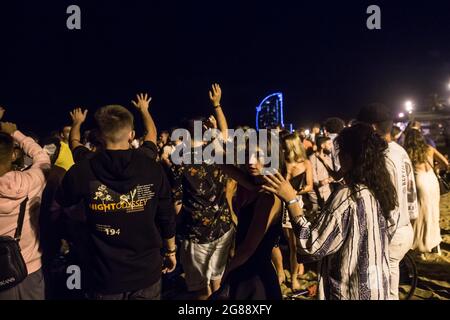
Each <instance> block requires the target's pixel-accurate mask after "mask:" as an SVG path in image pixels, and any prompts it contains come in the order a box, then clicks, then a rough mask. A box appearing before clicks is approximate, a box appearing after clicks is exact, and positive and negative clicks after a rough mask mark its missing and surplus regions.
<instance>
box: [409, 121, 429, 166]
mask: <svg viewBox="0 0 450 320" xmlns="http://www.w3.org/2000/svg"><path fill="white" fill-rule="evenodd" d="M404 146H405V149H406V152H408V155H409V158H410V159H411V161H412V163H413V164H414V165H418V164H422V163H426V162H427V152H428V149H429V148H430V147H429V146H428V145H427V143H426V141H425V138H424V137H423V134H422V133H421V132H420V131H419V130H417V129H409V130H408V131H407V132H406V136H405V144H404Z"/></svg>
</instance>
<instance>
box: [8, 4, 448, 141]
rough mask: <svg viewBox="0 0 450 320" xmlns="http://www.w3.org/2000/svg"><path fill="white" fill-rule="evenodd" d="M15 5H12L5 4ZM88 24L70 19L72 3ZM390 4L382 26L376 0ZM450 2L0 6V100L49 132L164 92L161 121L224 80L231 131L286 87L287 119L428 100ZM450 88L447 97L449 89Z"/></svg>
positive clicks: (157, 109) (436, 83) (165, 124)
mask: <svg viewBox="0 0 450 320" xmlns="http://www.w3.org/2000/svg"><path fill="white" fill-rule="evenodd" d="M6 3H9V4H6ZM70 4H77V5H79V6H80V7H81V10H82V30H81V31H69V30H68V29H67V28H66V19H67V17H68V15H67V14H66V8H67V6H69V5H70ZM370 4H377V5H379V6H380V7H381V10H382V30H376V31H370V30H368V29H367V27H366V19H367V17H368V15H367V14H366V9H367V7H368V5H370ZM449 40H450V6H449V1H439V0H434V1H420V3H419V2H416V1H414V2H410V1H409V2H407V1H397V0H396V1H371V2H366V1H270V2H265V1H255V2H251V1H177V2H174V1H167V0H164V1H130V0H127V1H112V0H102V1H100V0H98V1H94V0H90V1H77V0H72V1H62V0H58V1H49V0H47V1H20V0H15V1H1V2H0V61H1V62H0V70H1V90H0V105H3V106H5V107H6V108H7V110H8V112H7V117H6V119H7V120H10V121H15V122H17V123H18V125H19V128H22V129H24V130H25V129H26V130H33V131H35V132H38V133H40V134H44V133H48V132H50V131H51V130H53V129H56V128H57V127H59V126H61V125H63V124H64V123H69V117H68V114H67V113H68V111H69V110H70V109H72V108H73V107H76V106H84V107H86V108H88V109H90V111H91V115H92V114H93V113H94V111H95V109H97V108H98V107H100V106H103V105H106V104H112V103H114V104H123V105H126V106H130V103H129V101H130V100H131V98H132V97H133V96H134V94H135V93H137V92H138V91H146V92H150V93H151V95H152V96H153V98H154V100H153V104H152V108H151V111H152V113H153V115H154V117H155V120H156V121H157V125H158V128H159V129H166V128H167V129H168V128H169V127H170V126H172V125H175V124H176V123H177V122H178V121H179V120H180V119H181V118H183V117H193V116H197V115H204V116H206V115H208V114H209V113H211V111H212V110H211V109H210V106H209V101H208V96H207V91H208V88H209V84H210V83H211V82H215V81H217V82H220V83H221V85H222V88H223V91H224V98H223V105H224V108H225V111H226V114H227V116H228V118H229V121H230V124H231V125H232V126H236V125H241V124H250V125H252V126H253V125H254V114H255V107H256V106H257V105H258V103H259V102H260V100H262V99H263V98H264V97H265V96H266V95H267V94H269V93H272V92H275V91H282V92H283V93H284V95H285V108H286V109H285V119H286V121H285V122H287V123H288V122H293V123H294V125H295V126H299V125H300V124H306V125H307V124H309V123H311V122H312V121H315V120H323V119H324V118H326V117H328V116H334V115H336V116H341V117H345V118H351V117H353V116H354V115H355V113H356V112H357V110H358V109H359V108H360V106H361V105H363V104H366V103H370V102H374V101H379V102H384V103H386V104H387V105H389V106H391V107H392V108H395V109H400V107H401V105H402V103H403V101H405V99H413V100H415V101H416V102H417V103H418V104H419V105H420V104H422V103H423V102H424V101H425V99H426V98H427V96H428V95H429V94H431V93H433V92H436V93H440V94H445V90H446V83H448V81H450V41H449ZM449 94H450V93H447V95H449Z"/></svg>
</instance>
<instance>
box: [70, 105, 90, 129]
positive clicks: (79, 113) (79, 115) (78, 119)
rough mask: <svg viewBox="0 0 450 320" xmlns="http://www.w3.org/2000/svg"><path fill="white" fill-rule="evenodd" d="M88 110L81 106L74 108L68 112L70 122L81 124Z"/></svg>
mask: <svg viewBox="0 0 450 320" xmlns="http://www.w3.org/2000/svg"><path fill="white" fill-rule="evenodd" d="M87 114H88V111H87V110H84V112H83V110H82V109H81V108H76V109H74V110H73V111H72V112H71V113H70V117H71V118H72V123H73V125H74V126H76V125H81V124H83V123H84V122H85V121H86V117H87Z"/></svg>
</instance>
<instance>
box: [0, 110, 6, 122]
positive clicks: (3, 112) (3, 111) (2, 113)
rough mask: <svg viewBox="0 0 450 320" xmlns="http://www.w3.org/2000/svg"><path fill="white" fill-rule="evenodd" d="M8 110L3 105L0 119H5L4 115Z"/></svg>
mask: <svg viewBox="0 0 450 320" xmlns="http://www.w3.org/2000/svg"><path fill="white" fill-rule="evenodd" d="M5 112H6V110H5V109H4V108H3V107H0V120H2V119H3V116H4V115H5Z"/></svg>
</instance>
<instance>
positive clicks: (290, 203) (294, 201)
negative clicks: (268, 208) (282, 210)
mask: <svg viewBox="0 0 450 320" xmlns="http://www.w3.org/2000/svg"><path fill="white" fill-rule="evenodd" d="M295 203H300V201H299V200H298V199H297V198H296V199H294V200H291V201H288V202H286V205H287V206H288V207H289V206H292V205H293V204H295Z"/></svg>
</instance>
